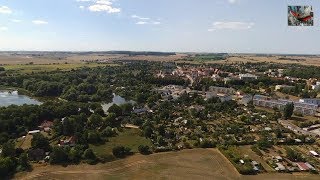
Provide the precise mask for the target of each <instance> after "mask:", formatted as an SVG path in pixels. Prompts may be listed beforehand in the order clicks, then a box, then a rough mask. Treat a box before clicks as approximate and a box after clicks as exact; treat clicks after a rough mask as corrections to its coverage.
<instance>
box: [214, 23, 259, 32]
mask: <svg viewBox="0 0 320 180" xmlns="http://www.w3.org/2000/svg"><path fill="white" fill-rule="evenodd" d="M253 26H254V23H252V22H250V23H247V22H235V21H230V22H214V23H213V25H212V27H211V28H210V29H208V31H214V30H221V29H231V30H246V29H251V28H252V27H253Z"/></svg>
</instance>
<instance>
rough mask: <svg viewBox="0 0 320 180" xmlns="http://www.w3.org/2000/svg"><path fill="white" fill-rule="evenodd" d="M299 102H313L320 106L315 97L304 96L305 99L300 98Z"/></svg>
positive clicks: (319, 101)
mask: <svg viewBox="0 0 320 180" xmlns="http://www.w3.org/2000/svg"><path fill="white" fill-rule="evenodd" d="M299 102H301V103H307V104H314V105H318V106H320V99H317V98H305V99H300V100H299Z"/></svg>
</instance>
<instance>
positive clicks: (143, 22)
mask: <svg viewBox="0 0 320 180" xmlns="http://www.w3.org/2000/svg"><path fill="white" fill-rule="evenodd" d="M136 24H138V25H144V24H148V22H146V21H138V22H137V23H136Z"/></svg>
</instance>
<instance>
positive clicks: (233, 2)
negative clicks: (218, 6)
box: [228, 0, 239, 4]
mask: <svg viewBox="0 0 320 180" xmlns="http://www.w3.org/2000/svg"><path fill="white" fill-rule="evenodd" d="M228 2H229V3H230V4H235V3H236V2H239V0H228Z"/></svg>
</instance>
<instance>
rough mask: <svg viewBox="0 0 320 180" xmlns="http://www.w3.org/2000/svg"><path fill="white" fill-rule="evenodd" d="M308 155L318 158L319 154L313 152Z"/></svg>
mask: <svg viewBox="0 0 320 180" xmlns="http://www.w3.org/2000/svg"><path fill="white" fill-rule="evenodd" d="M309 153H310V155H312V156H314V157H319V154H318V153H317V152H315V151H309Z"/></svg>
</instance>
